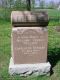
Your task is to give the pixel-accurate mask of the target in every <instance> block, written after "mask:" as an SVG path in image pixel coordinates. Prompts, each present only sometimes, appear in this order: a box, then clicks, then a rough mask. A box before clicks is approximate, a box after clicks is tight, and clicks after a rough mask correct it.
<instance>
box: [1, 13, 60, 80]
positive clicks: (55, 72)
mask: <svg viewBox="0 0 60 80" xmlns="http://www.w3.org/2000/svg"><path fill="white" fill-rule="evenodd" d="M49 14H50V13H49ZM58 24H59V23H58V21H51V22H50V23H49V26H48V27H47V28H48V60H49V61H50V63H51V65H52V71H51V76H46V75H45V76H37V77H36V76H29V77H20V76H19V75H15V76H10V75H9V74H8V67H9V61H10V57H11V23H10V22H9V21H6V20H0V80H60V32H58V30H57V27H58V26H59V25H58Z"/></svg>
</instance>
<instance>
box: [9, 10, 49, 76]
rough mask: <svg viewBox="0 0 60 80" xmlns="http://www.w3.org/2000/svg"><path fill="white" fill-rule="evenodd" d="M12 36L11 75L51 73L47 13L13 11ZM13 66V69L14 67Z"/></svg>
mask: <svg viewBox="0 0 60 80" xmlns="http://www.w3.org/2000/svg"><path fill="white" fill-rule="evenodd" d="M11 22H12V26H13V27H12V36H11V49H12V58H11V60H10V66H9V72H10V74H13V73H16V74H23V75H28V74H30V73H36V72H37V73H38V74H40V75H42V74H46V73H48V72H49V71H50V67H51V65H50V63H48V62H47V45H48V32H47V27H46V26H47V25H48V22H49V19H48V15H47V13H46V12H30V11H13V12H12V14H11ZM12 66H13V67H12ZM27 72H28V73H27Z"/></svg>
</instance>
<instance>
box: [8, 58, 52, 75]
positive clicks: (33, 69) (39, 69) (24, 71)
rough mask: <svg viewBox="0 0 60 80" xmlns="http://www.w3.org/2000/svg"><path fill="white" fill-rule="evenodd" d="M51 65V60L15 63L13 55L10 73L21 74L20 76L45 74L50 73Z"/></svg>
mask: <svg viewBox="0 0 60 80" xmlns="http://www.w3.org/2000/svg"><path fill="white" fill-rule="evenodd" d="M50 68H51V65H50V63H49V62H46V63H37V64H14V62H13V59H12V57H11V59H10V64H9V74H10V75H14V74H19V75H20V76H28V75H37V76H38V75H45V74H49V73H50Z"/></svg>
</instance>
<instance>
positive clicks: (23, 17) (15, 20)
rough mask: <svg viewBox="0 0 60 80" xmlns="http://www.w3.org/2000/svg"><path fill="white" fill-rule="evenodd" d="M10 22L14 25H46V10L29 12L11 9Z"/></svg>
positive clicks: (47, 19) (47, 20)
mask: <svg viewBox="0 0 60 80" xmlns="http://www.w3.org/2000/svg"><path fill="white" fill-rule="evenodd" d="M11 22H12V24H13V25H14V27H15V26H17V27H18V26H19V27H22V26H25V27H27V26H29V27H32V26H34V27H35V26H39V27H40V26H42V27H43V26H47V25H48V23H49V18H48V15H47V13H46V12H42V11H41V12H31V11H13V12H12V13H11Z"/></svg>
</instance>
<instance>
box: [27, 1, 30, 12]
mask: <svg viewBox="0 0 60 80" xmlns="http://www.w3.org/2000/svg"><path fill="white" fill-rule="evenodd" d="M26 3H27V10H28V11H30V10H31V2H30V0H26Z"/></svg>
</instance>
